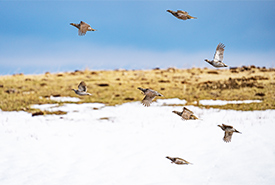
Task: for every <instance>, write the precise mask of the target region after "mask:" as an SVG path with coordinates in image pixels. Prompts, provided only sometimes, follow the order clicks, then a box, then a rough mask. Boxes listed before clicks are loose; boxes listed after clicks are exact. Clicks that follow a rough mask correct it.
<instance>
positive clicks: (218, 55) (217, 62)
mask: <svg viewBox="0 0 275 185" xmlns="http://www.w3.org/2000/svg"><path fill="white" fill-rule="evenodd" d="M224 48H225V45H224V44H222V43H219V44H218V46H217V48H216V52H215V54H214V58H213V60H211V61H210V60H208V59H205V61H206V62H208V63H209V64H211V65H212V66H214V67H217V68H218V67H228V66H227V65H226V64H225V63H223V62H222V61H223V53H224Z"/></svg>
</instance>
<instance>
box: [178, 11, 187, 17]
mask: <svg viewBox="0 0 275 185" xmlns="http://www.w3.org/2000/svg"><path fill="white" fill-rule="evenodd" d="M177 13H178V14H180V15H185V16H187V15H188V12H186V11H183V10H178V11H177Z"/></svg>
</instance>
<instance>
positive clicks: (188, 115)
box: [172, 107, 198, 120]
mask: <svg viewBox="0 0 275 185" xmlns="http://www.w3.org/2000/svg"><path fill="white" fill-rule="evenodd" d="M172 112H173V113H175V114H177V115H179V116H180V117H181V118H182V119H183V120H196V119H198V118H197V117H196V116H195V115H194V113H193V112H192V111H191V110H189V109H187V108H186V107H183V110H182V112H179V111H175V110H174V111H172Z"/></svg>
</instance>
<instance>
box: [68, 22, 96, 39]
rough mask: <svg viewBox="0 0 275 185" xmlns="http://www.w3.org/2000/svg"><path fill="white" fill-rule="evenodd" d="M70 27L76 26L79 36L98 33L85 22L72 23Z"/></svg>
mask: <svg viewBox="0 0 275 185" xmlns="http://www.w3.org/2000/svg"><path fill="white" fill-rule="evenodd" d="M70 25H72V26H75V27H77V28H78V35H79V36H83V35H85V34H86V32H87V31H96V30H95V29H93V28H92V27H91V26H90V25H89V24H87V23H85V22H83V21H80V23H79V24H75V23H70Z"/></svg>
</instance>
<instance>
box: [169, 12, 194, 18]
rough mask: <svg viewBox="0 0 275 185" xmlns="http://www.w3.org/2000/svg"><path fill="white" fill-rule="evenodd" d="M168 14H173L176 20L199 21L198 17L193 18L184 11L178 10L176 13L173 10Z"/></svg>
mask: <svg viewBox="0 0 275 185" xmlns="http://www.w3.org/2000/svg"><path fill="white" fill-rule="evenodd" d="M167 12H169V13H171V14H172V15H174V16H175V17H176V18H178V19H181V20H187V19H197V17H192V16H191V15H189V14H188V12H186V11H182V10H178V11H176V12H175V11H172V10H167Z"/></svg>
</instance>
